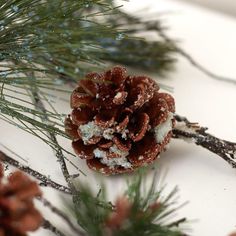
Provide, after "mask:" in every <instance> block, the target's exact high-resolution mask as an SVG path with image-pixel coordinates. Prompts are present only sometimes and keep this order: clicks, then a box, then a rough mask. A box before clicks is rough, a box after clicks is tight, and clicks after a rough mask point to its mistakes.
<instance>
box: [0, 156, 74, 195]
mask: <svg viewBox="0 0 236 236" xmlns="http://www.w3.org/2000/svg"><path fill="white" fill-rule="evenodd" d="M0 161H2V162H4V163H6V164H9V165H11V166H14V167H16V168H17V169H19V170H21V171H23V172H25V173H27V174H28V175H30V176H32V177H34V178H36V179H37V180H39V181H41V182H42V183H41V184H40V185H41V186H48V187H51V188H53V189H56V190H58V191H60V192H63V193H66V194H71V191H70V189H69V188H68V187H65V186H63V185H60V184H58V183H56V182H54V181H52V180H51V179H49V178H48V177H47V176H46V175H43V174H41V173H39V172H38V171H35V170H33V169H32V168H30V167H28V166H24V165H22V164H21V163H19V162H18V161H16V160H15V159H13V158H12V157H10V156H8V155H7V154H5V153H4V152H2V151H0Z"/></svg>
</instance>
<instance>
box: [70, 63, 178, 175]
mask: <svg viewBox="0 0 236 236" xmlns="http://www.w3.org/2000/svg"><path fill="white" fill-rule="evenodd" d="M71 108H72V109H73V110H72V112H71V115H69V116H68V118H66V120H65V129H66V133H67V134H68V135H69V136H70V137H71V138H72V139H73V142H72V146H73V149H74V151H75V153H76V154H77V155H78V156H79V157H80V158H82V159H86V161H87V164H88V166H89V167H90V168H91V169H93V170H96V171H98V172H101V173H103V174H106V175H110V174H119V173H125V172H131V171H133V170H135V169H137V168H139V167H141V166H144V165H147V164H149V163H152V162H153V161H154V160H155V159H156V158H157V157H158V156H159V154H160V153H161V152H162V151H164V150H165V147H166V145H167V144H168V143H169V141H170V139H171V136H172V129H173V126H174V118H173V113H174V111H175V102H174V99H173V97H172V96H170V95H169V94H167V93H161V92H159V87H158V85H157V84H156V82H155V81H154V80H152V79H151V78H149V77H146V76H129V75H127V74H126V69H125V68H123V67H120V66H116V67H114V68H112V69H111V70H108V71H106V72H104V73H89V74H88V75H87V76H86V78H85V79H83V80H80V81H79V84H78V87H77V88H76V89H75V90H74V91H73V93H72V95H71Z"/></svg>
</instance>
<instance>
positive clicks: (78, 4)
mask: <svg viewBox="0 0 236 236" xmlns="http://www.w3.org/2000/svg"><path fill="white" fill-rule="evenodd" d="M145 24H146V23H142V22H141V21H140V20H139V19H138V18H135V17H131V16H129V15H128V14H126V13H124V12H122V10H121V7H120V6H115V4H114V2H113V1H112V0H80V1H78V0H66V1H65V0H50V1H49V0H46V1H43V0H1V1H0V88H1V90H0V91H1V93H0V110H1V113H0V118H1V119H2V120H4V121H6V122H8V123H10V124H13V125H16V126H17V127H19V128H22V129H23V130H25V131H27V132H29V133H31V134H33V135H34V136H37V137H39V138H40V139H42V140H43V141H44V142H46V143H47V144H48V145H50V146H52V147H54V148H55V143H53V142H51V141H50V137H49V135H48V133H50V134H53V135H61V136H63V137H66V135H65V133H64V128H63V120H64V115H63V114H58V113H57V112H56V110H55V109H54V106H53V104H52V101H51V100H52V99H51V97H52V96H53V93H54V92H55V91H56V92H60V93H61V94H62V97H63V96H64V94H65V93H70V91H67V90H66V89H65V88H64V85H63V84H64V83H67V82H76V81H77V80H78V79H80V78H82V77H83V76H84V74H86V73H87V72H91V71H93V70H99V69H103V68H104V67H105V65H106V63H107V62H109V63H111V62H113V63H119V64H124V65H128V66H134V67H137V68H139V69H147V70H154V69H155V71H157V72H159V73H160V74H161V73H163V72H166V71H168V70H169V68H170V67H171V66H172V64H173V62H174V59H173V57H172V56H171V53H172V48H171V45H170V43H169V42H165V41H157V42H148V41H146V40H144V39H140V38H136V37H134V35H135V34H136V33H137V32H139V31H142V30H143V29H144V26H145ZM156 24H160V22H156ZM141 49H142V50H141ZM56 102H58V99H56ZM45 107H47V109H48V110H47V109H46V108H45ZM56 146H57V145H56Z"/></svg>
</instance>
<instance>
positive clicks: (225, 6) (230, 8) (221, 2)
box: [182, 0, 236, 16]
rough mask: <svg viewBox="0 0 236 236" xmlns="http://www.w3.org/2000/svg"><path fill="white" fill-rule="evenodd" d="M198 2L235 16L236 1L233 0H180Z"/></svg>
mask: <svg viewBox="0 0 236 236" xmlns="http://www.w3.org/2000/svg"><path fill="white" fill-rule="evenodd" d="M182 1H185V2H191V3H196V4H200V5H202V6H206V7H209V8H211V9H214V10H217V11H221V12H224V13H226V14H231V15H233V16H236V1H235V0H182Z"/></svg>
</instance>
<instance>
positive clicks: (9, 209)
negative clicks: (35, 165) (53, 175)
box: [0, 163, 42, 236]
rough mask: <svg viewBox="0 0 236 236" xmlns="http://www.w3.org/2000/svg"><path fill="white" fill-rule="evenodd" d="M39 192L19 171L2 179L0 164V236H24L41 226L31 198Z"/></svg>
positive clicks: (39, 193)
mask: <svg viewBox="0 0 236 236" xmlns="http://www.w3.org/2000/svg"><path fill="white" fill-rule="evenodd" d="M40 195H41V191H40V189H39V187H38V185H37V183H36V182H33V181H31V180H30V178H29V177H28V176H26V175H25V174H23V173H22V172H20V171H16V172H14V173H13V174H11V175H10V176H9V177H8V178H6V177H4V171H3V166H2V165H1V163H0V236H26V233H27V232H28V231H34V230H36V229H38V228H39V226H40V225H41V224H42V216H41V214H40V213H39V212H38V211H37V210H36V209H35V207H34V203H33V198H34V197H36V196H40Z"/></svg>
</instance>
